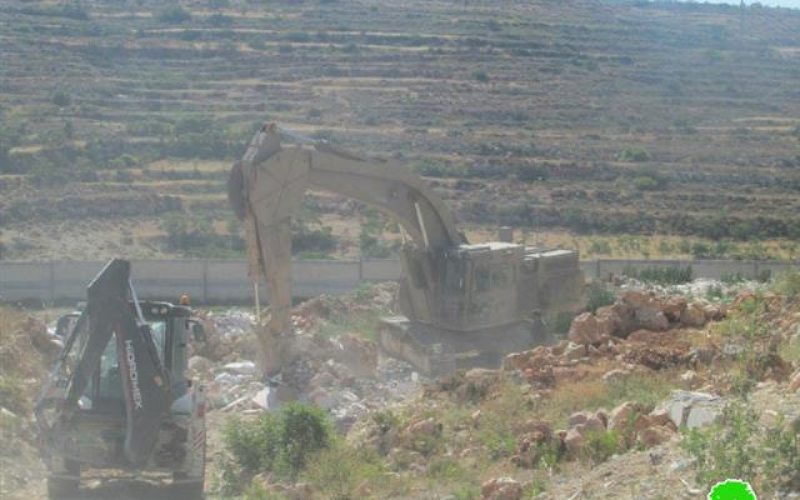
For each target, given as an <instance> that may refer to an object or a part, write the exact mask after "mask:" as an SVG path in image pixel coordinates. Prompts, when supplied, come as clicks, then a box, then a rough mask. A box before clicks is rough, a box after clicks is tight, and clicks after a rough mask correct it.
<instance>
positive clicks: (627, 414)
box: [608, 401, 641, 436]
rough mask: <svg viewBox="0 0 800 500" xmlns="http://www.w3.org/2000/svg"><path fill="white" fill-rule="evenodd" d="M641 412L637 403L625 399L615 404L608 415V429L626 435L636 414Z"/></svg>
mask: <svg viewBox="0 0 800 500" xmlns="http://www.w3.org/2000/svg"><path fill="white" fill-rule="evenodd" d="M640 413H641V411H640V408H639V405H638V404H636V403H632V402H630V401H626V402H624V403H622V404H621V405H619V406H617V407H616V408H614V409H613V410H611V413H610V414H609V416H608V430H610V431H614V432H617V433H619V434H620V435H623V436H625V435H628V434H629V433H630V431H631V429H632V426H633V424H634V422H635V421H636V418H637V416H638V415H639V414H640Z"/></svg>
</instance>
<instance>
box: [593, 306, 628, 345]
mask: <svg viewBox="0 0 800 500" xmlns="http://www.w3.org/2000/svg"><path fill="white" fill-rule="evenodd" d="M595 316H596V317H597V319H598V321H600V320H601V319H602V321H601V323H602V327H604V328H607V329H608V333H609V335H613V336H615V337H621V338H625V337H627V336H628V334H629V333H631V332H632V331H633V330H634V329H635V328H636V325H635V322H634V319H633V309H632V308H631V307H630V306H629V305H627V304H624V303H622V302H618V303H616V304H612V305H610V306H604V307H601V308H599V309H598V310H597V313H596V314H595Z"/></svg>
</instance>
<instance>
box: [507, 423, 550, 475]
mask: <svg viewBox="0 0 800 500" xmlns="http://www.w3.org/2000/svg"><path fill="white" fill-rule="evenodd" d="M525 427H526V428H529V429H530V430H529V432H528V433H526V434H525V435H523V436H522V437H521V438H520V439H519V440H518V441H517V450H516V453H515V455H514V456H513V457H512V458H511V463H513V464H514V465H516V466H518V467H526V468H531V467H536V466H537V465H539V460H540V458H541V450H542V448H541V446H540V445H541V444H543V443H546V442H548V441H550V440H551V439H552V438H553V433H552V430H551V429H550V425H548V424H547V423H545V422H541V421H537V420H531V421H528V422H526V424H525Z"/></svg>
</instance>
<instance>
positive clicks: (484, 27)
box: [0, 0, 800, 259]
mask: <svg viewBox="0 0 800 500" xmlns="http://www.w3.org/2000/svg"><path fill="white" fill-rule="evenodd" d="M170 5H172V6H171V7H164V6H163V2H157V1H154V0H139V1H135V2H134V1H132V0H130V1H117V2H103V1H99V0H83V1H81V2H59V1H46V2H45V1H39V2H37V1H24V2H23V1H17V0H9V1H6V2H3V5H2V6H0V39H2V44H0V62H1V64H0V225H2V226H3V228H4V233H3V235H2V236H0V238H2V240H3V244H4V248H5V250H4V251H3V252H2V254H0V256H2V257H8V258H22V259H26V258H34V257H48V256H53V255H59V256H66V257H83V256H101V255H107V254H109V253H115V252H119V251H124V252H125V253H128V254H132V255H139V256H145V255H163V254H176V253H177V254H181V253H186V249H181V248H175V247H174V245H173V246H170V245H169V244H168V241H167V238H165V237H164V236H165V235H167V234H168V232H169V231H168V230H169V228H168V227H165V223H164V220H165V218H166V217H167V216H168V215H171V214H177V215H176V216H177V217H180V218H183V219H185V220H186V221H187V222H185V224H186V225H187V227H188V229H187V231H188V232H189V233H191V232H192V231H194V232H196V233H197V234H198V235H199V236H200V237H201V240H200V243H198V244H197V245H194V247H195V248H200V251H199V252H200V253H201V254H209V255H210V254H213V255H236V254H238V253H239V252H241V245H240V244H239V243H238V242H237V241H238V240H237V236H238V234H237V233H238V227H237V226H236V225H235V224H232V223H231V222H230V219H231V216H230V215H229V210H228V207H227V203H226V201H225V195H224V192H225V190H224V179H225V176H226V172H227V168H228V165H229V164H230V162H231V161H232V160H234V159H235V158H237V157H239V156H240V155H241V154H242V152H243V149H244V146H245V144H246V141H248V140H249V139H250V137H251V134H252V132H253V130H255V127H257V126H258V124H260V123H262V122H264V121H267V120H269V121H277V122H279V123H280V124H281V125H283V126H285V127H287V128H289V129H293V130H295V131H297V132H300V133H303V134H307V135H310V136H313V137H316V138H320V139H322V138H324V139H329V140H331V141H334V142H335V143H336V144H338V145H342V146H346V147H352V148H355V149H358V150H359V151H363V152H366V153H371V154H377V155H381V156H385V157H394V158H397V159H400V160H402V161H404V162H407V163H409V164H411V166H412V167H414V168H415V169H417V170H418V171H419V172H420V173H422V174H423V175H425V176H428V177H430V178H431V181H432V182H433V183H434V186H435V187H436V189H437V190H439V191H440V192H441V193H442V195H443V196H444V197H445V198H446V201H447V203H448V204H449V205H450V206H451V207H453V208H454V209H455V211H456V212H457V215H458V217H459V218H460V220H461V221H462V222H463V223H465V224H466V225H467V226H468V229H470V231H475V232H477V233H480V232H481V231H484V230H486V229H487V228H491V227H494V226H495V225H497V224H508V225H513V226H517V227H523V228H528V230H530V231H537V232H538V231H542V230H549V231H569V232H571V233H573V234H579V235H587V234H601V235H604V234H605V235H618V234H628V235H634V236H635V235H650V234H655V233H657V234H665V235H674V237H677V238H696V239H697V242H701V243H702V244H706V245H708V244H710V243H709V242H710V240H714V241H717V240H725V241H732V242H734V243H733V245H734V247H733V248H731V246H730V244H729V246H728V247H727V248H723V249H722V250H721V251H720V252H716V254H715V256H734V257H735V256H747V254H748V252H750V253H752V254H753V256H756V257H763V256H767V255H778V254H780V255H781V256H783V257H794V256H796V255H797V244H796V241H797V240H798V238H800V217H798V215H799V214H800V173H798V169H799V168H800V87H798V85H797V82H798V81H800V11H797V10H789V9H776V8H765V7H760V6H756V5H752V6H749V7H747V8H745V9H743V10H741V9H739V8H738V7H731V6H724V5H700V4H674V3H660V2H656V3H645V2H636V3H619V2H614V3H605V2H601V1H597V0H569V1H559V2H552V1H548V0H531V1H524V2H485V1H473V2H461V1H436V0H434V1H421V0H412V1H407V2H387V1H383V0H338V1H331V0H326V1H310V0H309V1H306V2H303V1H300V2H294V1H292V2H289V1H287V2H281V1H244V0H242V1H239V0H197V1H182V2H179V3H174V4H173V3H170ZM307 206H308V207H309V209H310V210H309V212H310V213H311V214H312V215H313V216H312V217H311V218H310V219H309V220H310V222H309V223H308V225H309V227H310V228H311V229H310V230H313V229H317V230H320V231H321V232H324V230H322V227H323V226H329V227H331V228H332V230H333V233H334V235H335V236H336V237H337V238H338V239H339V240H340V242H339V244H338V248H337V250H336V251H335V252H333V253H337V252H338V253H340V254H346V253H348V251H349V250H348V249H352V248H357V247H358V246H359V238H358V230H355V231H351V230H350V229H349V228H350V225H349V224H351V223H352V221H353V220H358V219H359V218H364V217H365V214H364V211H363V207H361V206H359V205H354V204H353V203H347V202H345V201H344V200H341V199H339V198H338V197H330V196H326V195H322V194H315V195H313V196H309V197H308V199H307ZM32 228H33V230H32ZM76 231H77V232H80V233H81V237H80V238H77V239H76V237H75V236H74V234H73V233H75V232H76ZM701 238H702V240H701ZM54 239H58V240H59V242H58V245H54V244H53V241H54ZM323 239H324V237H323ZM744 240H775V241H777V242H776V243H771V246H769V249H770V250H763V251H756V250H758V249H756V250H753V251H752V252H751V250H752V248H751V247H749V246H742V244H741V243H740V241H744ZM603 241H606V240H601V241H600V243H597V245H599V246H597V247H596V248H595V250H597V251H596V252H594V253H595V254H596V255H603V254H604V253H605V252H604V251H603V250H604V247H603V243H602V242H603ZM692 241H693V242H694V240H692ZM87 242H90V243H87ZM612 243H614V242H613V241H612ZM678 243H679V242H670V243H669V244H670V245H673V246H674V248H673V249H672V250H670V249H669V248H666V249H662V250H664V251H659V253H662V254H689V253H694V252H683V251H679V248H678V247H677V244H678ZM567 244H569V242H567ZM580 244H583V245H585V247H586V248H584V250H585V249H588V248H589V246H590V243H589V242H588V241H583V240H582V241H581V242H580V243H579V246H580ZM688 244H689V246H690V247H691V244H692V243H691V242H690V243H688ZM748 245H749V244H748ZM613 246H614V249H613V253H616V251H617V250H620V249H622V245H621V244H614V245H613ZM329 247H330V245H327V247H326V246H325V245H323V247H322V248H319V249H317V248H311V249H310V251H312V252H313V251H315V250H320V251H323V252H330V248H329ZM712 248H713V246H712ZM654 251H655V250H654ZM648 252H650V250H648ZM196 253H197V252H195V254H196ZM700 253H702V252H700Z"/></svg>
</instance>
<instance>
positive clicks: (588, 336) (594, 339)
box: [567, 312, 608, 345]
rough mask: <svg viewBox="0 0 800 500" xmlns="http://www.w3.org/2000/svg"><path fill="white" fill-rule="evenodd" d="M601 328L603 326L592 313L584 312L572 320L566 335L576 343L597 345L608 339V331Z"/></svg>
mask: <svg viewBox="0 0 800 500" xmlns="http://www.w3.org/2000/svg"><path fill="white" fill-rule="evenodd" d="M603 328H605V326H602V325H598V323H597V318H596V317H595V316H594V315H593V314H592V313H590V312H585V313H583V314H580V315H578V316H577V317H576V318H575V319H573V320H572V325H570V327H569V334H568V335H567V337H568V338H569V340H571V341H572V342H575V343H576V344H581V345H597V344H601V343H603V342H604V341H606V340H607V339H608V332H606V331H604V330H603Z"/></svg>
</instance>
